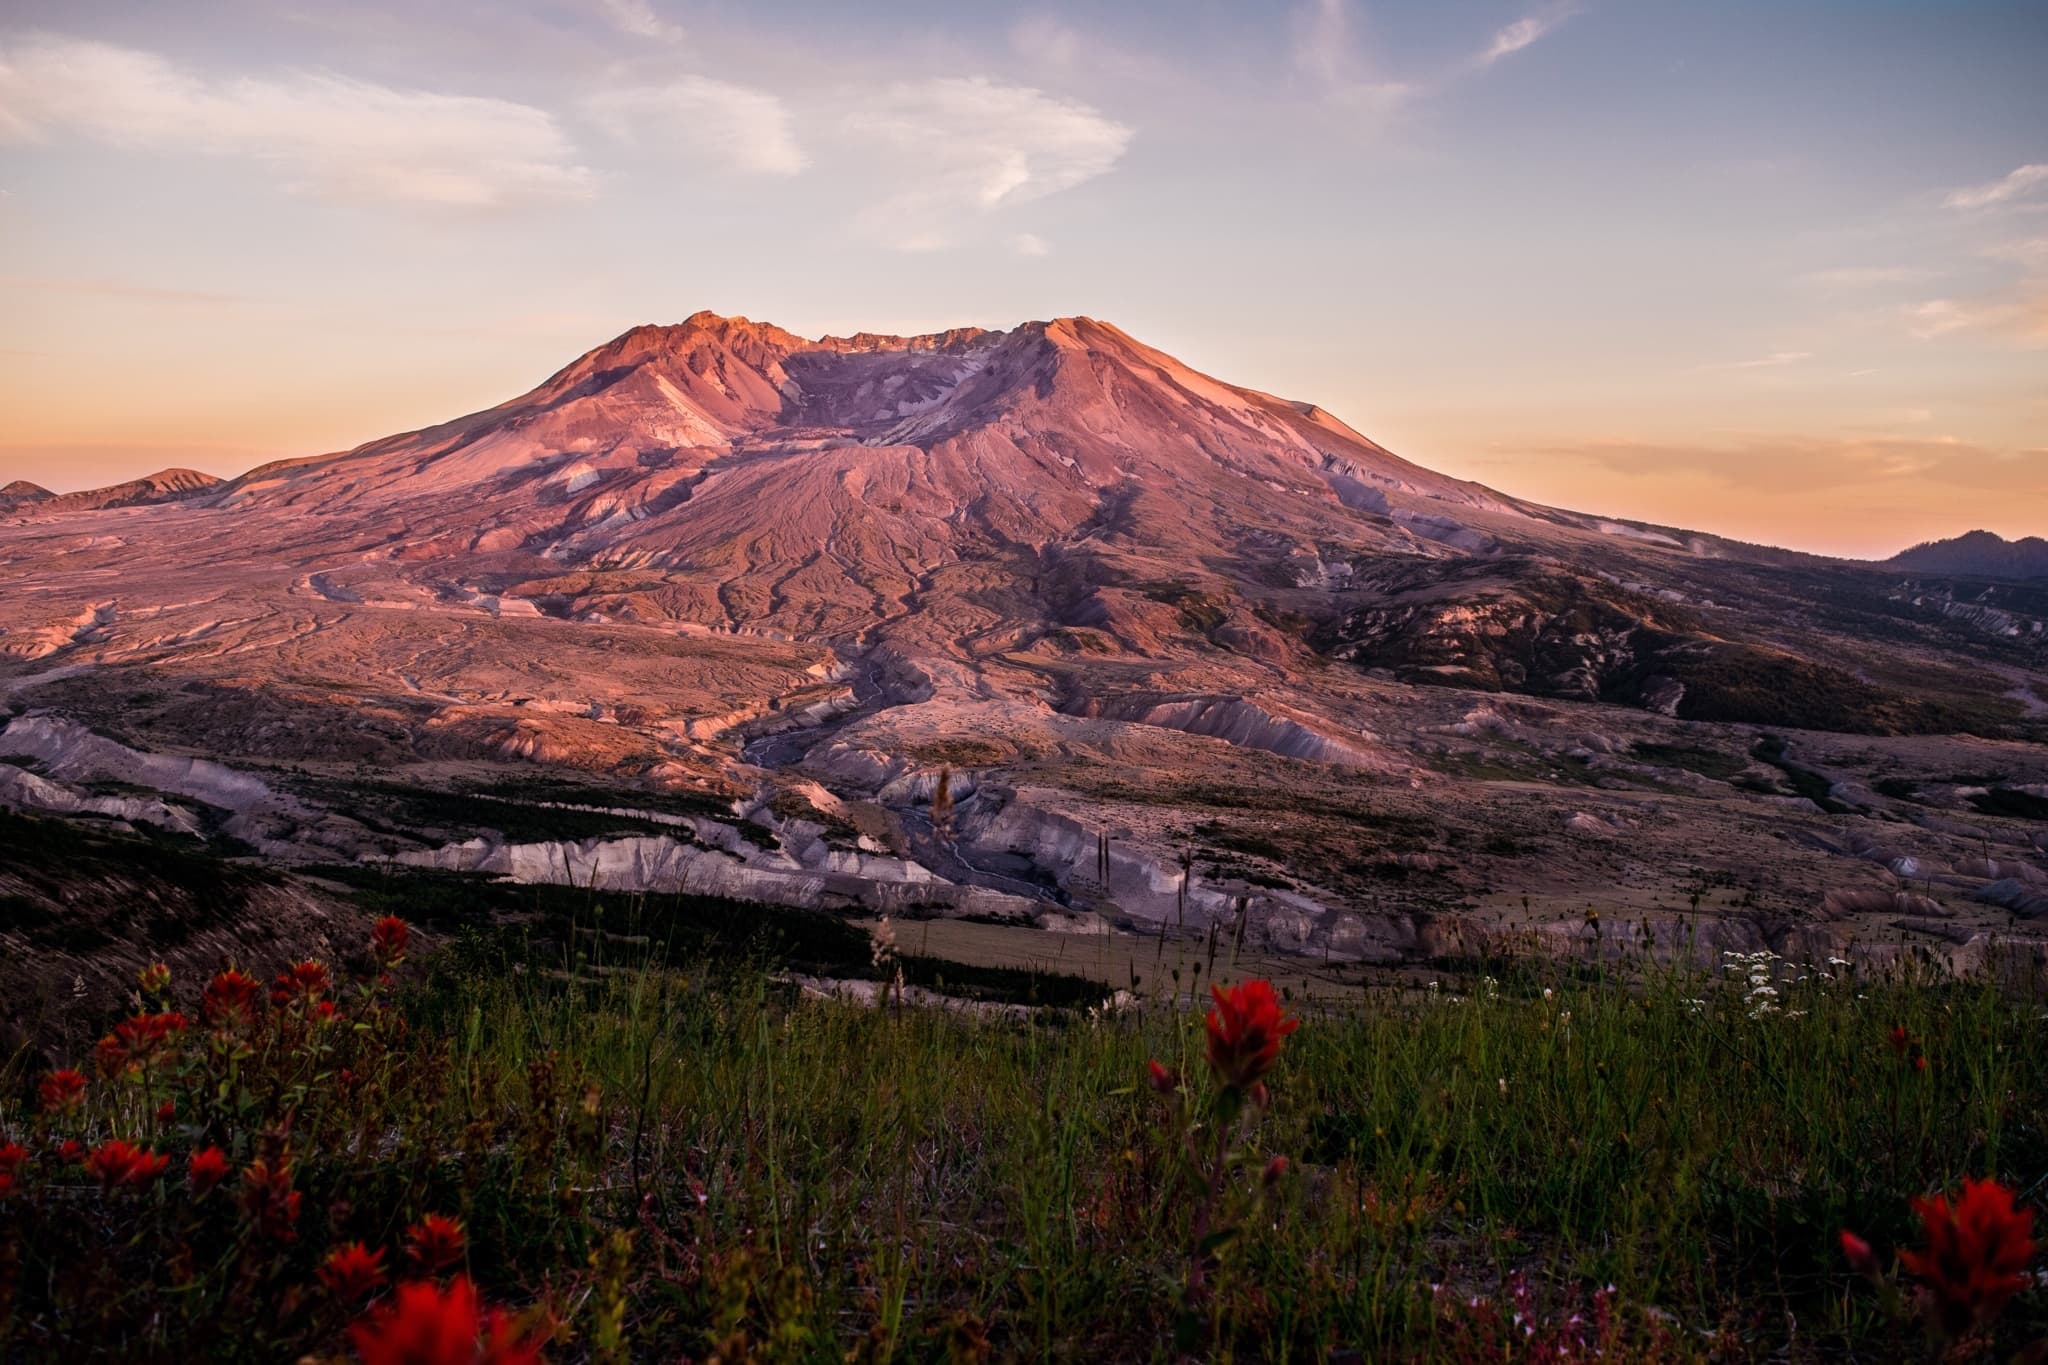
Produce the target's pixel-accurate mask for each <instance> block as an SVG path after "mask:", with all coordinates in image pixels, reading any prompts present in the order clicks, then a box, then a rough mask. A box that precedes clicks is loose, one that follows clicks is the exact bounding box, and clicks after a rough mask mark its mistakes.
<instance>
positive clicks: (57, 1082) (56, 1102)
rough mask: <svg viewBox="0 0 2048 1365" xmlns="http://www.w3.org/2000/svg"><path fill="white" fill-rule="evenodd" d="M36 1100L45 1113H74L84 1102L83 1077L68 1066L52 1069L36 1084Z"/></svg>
mask: <svg viewBox="0 0 2048 1365" xmlns="http://www.w3.org/2000/svg"><path fill="white" fill-rule="evenodd" d="M36 1101H37V1103H38V1104H40V1105H41V1106H42V1110H43V1112H44V1113H45V1114H75V1113H77V1112H78V1109H79V1106H80V1105H82V1104H84V1103H85V1077H84V1076H82V1075H80V1074H79V1073H78V1072H76V1071H73V1070H72V1069H71V1068H70V1067H65V1068H64V1069H63V1070H62V1071H52V1072H51V1073H50V1074H49V1075H47V1076H45V1077H43V1079H42V1082H41V1083H40V1084H39V1085H37V1086H36Z"/></svg>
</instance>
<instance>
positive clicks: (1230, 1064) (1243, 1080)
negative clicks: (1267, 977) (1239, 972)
mask: <svg viewBox="0 0 2048 1365" xmlns="http://www.w3.org/2000/svg"><path fill="white" fill-rule="evenodd" d="M1209 993H1210V995H1211V996H1213V997H1214V998H1215V1001H1216V1008H1215V1009H1212V1010H1210V1011H1209V1016H1208V1020H1207V1023H1208V1028H1209V1066H1210V1069H1211V1070H1213V1071H1214V1072H1215V1073H1216V1079H1217V1080H1218V1081H1220V1082H1222V1084H1223V1086H1224V1087H1225V1088H1226V1089H1231V1090H1245V1089H1248V1088H1250V1087H1251V1086H1253V1085H1255V1084H1257V1083H1258V1080H1259V1078H1260V1077H1261V1076H1263V1075H1265V1074H1266V1073H1267V1072H1268V1071H1270V1070H1272V1069H1273V1063H1274V1061H1275V1060H1277V1059H1278V1058H1279V1056H1280V1042H1281V1040H1282V1039H1284V1038H1285V1037H1286V1036H1287V1035H1288V1034H1290V1033H1292V1032H1294V1030H1296V1029H1297V1028H1300V1027H1301V1020H1299V1019H1296V1018H1294V1017H1293V1016H1292V1015H1289V1014H1286V1013H1284V1012H1283V1011H1282V1010H1281V1008H1280V999H1279V997H1278V996H1276V995H1274V993H1273V985H1272V983H1271V982H1269V981H1247V982H1245V983H1244V984H1243V985H1241V986H1236V987H1233V988H1231V989H1229V990H1225V989H1223V988H1222V987H1220V986H1211V987H1210V988H1209Z"/></svg>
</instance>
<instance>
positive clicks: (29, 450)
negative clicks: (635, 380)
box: [0, 0, 2048, 554]
mask: <svg viewBox="0 0 2048 1365" xmlns="http://www.w3.org/2000/svg"><path fill="white" fill-rule="evenodd" d="M2042 70H2048V6H2043V5H2041V4H2039V3H2029V4H2011V5H1991V4H1981V5H1980V4H1962V3H1957V4H1909V3H1900V2H1898V0H1890V2H1886V0H1865V2H1863V3H1800V2H1790V3H1788V2H1787V0H1778V2H1777V3H1753V4H1752V3H1713V4H1694V5H1680V4H1676V3H1646V2H1644V0H1609V2H1608V3H1601V0H1583V3H1536V4H1530V3H1441V4H1429V5H1421V4H1413V5H1399V4H1392V3H1368V2H1367V0H1301V2H1300V3H1296V4H1292V5H1288V4H1274V5H1252V4H1234V5H1233V4H1220V3H1196V2H1192V0H1184V2H1183V3H1171V4H1169V3H1156V4H1145V3H1130V4H1121V5H1116V6H1102V5H1068V6H1058V5H1050V6H1035V7H1034V6H995V5H959V4H938V3H897V4H879V3H878V4H865V5H858V6H855V5H843V4H829V5H827V4H816V5H797V4H772V3H753V4H700V3H689V2H688V0H557V2H556V3H551V4H532V5H524V6H522V5H508V4H482V3H455V2H454V0H424V2H423V3H415V4H408V5H389V6H379V5H348V6H335V5H327V6H312V5H305V6H297V5H288V4H275V3H256V0H240V2H238V3H236V2H224V3H210V2H209V0H194V2H193V3H185V4H180V5H177V6H162V5H139V4H112V3H95V0H67V2H66V3H44V2H43V0H12V3H10V4H9V5H8V6H7V8H6V12H5V15H4V17H0V482H4V481H5V480H6V479H8V478H15V477H25V478H30V479H34V480H36V481H37V482H41V483H44V484H47V485H49V486H51V487H56V488H65V487H79V486H85V485H89V484H93V483H99V482H105V481H108V480H110V479H113V478H116V477H121V476H124V475H131V474H135V473H140V472H144V471H146V470H149V469H153V468H156V467H159V466H162V465H164V464H169V463H179V464H192V465H197V466H199V467H201V468H207V469H211V470H214V471H215V472H219V473H234V472H238V471H239V470H240V469H242V468H246V467H248V466H249V465H252V464H255V463H257V462H259V461H262V460H266V459H270V458H274V457H277V456H280V455H293V454H305V453H311V452H316V451H320V450H327V449H334V448H341V447H346V446H349V445H353V444H356V443H358V442H360V441H363V440H367V439H370V438H372V437H375V436H379V435H382V434H385V433H387V432H390V431H394V430H399V429H403V428H406V427H411V426H418V425H422V424H425V423H429V422H432V421H436V420H440V419H443V418H446V417H449V416H452V415H454V414H456V413H458V412H462V411H467V410H470V409H474V408H477V407H481V406H486V405H488V404H490V403H494V402H497V401H500V400H501V399H503V398H506V397H509V396H510V395H512V394H514V393H516V392H518V391H520V390H522V389H524V388H526V387H528V386H530V385H531V384H532V383H534V382H536V381H537V380H538V379H539V378H541V377H542V376H544V375H545V374H547V373H548V372H550V371H552V370H553V369H555V368H557V367H558V366H559V365H561V364H562V363H564V362H566V361H567V360H568V359H570V358H571V357H573V356H574V355H576V354H577V353H579V352H581V351H582V350H585V349H587V348H588V347H590V346H592V345H595V344H597V343H598V342H600V341H602V340H604V339H605V338H607V337H609V336H611V335H613V334H615V333H617V332H619V331H622V330H624V329H625V328H626V327H628V326H631V325H633V324H635V323H638V322H643V321H668V320H674V319H676V318H679V317H682V316H684V315H686V314H688V313H690V312H693V311H695V310H696V309H698V308H704V307H708V308H713V309H716V310H718V311H720V312H732V313H744V314H747V315H748V316H752V317H757V318H765V319H768V320H771V321H774V322H777V323H779V324H781V325H783V326H785V327H788V328H790V329H792V330H794V331H798V332H802V333H805V334H817V333H821V332H826V331H851V330H860V329H868V330H928V329H933V328H938V327H944V326H950V325H957V324H964V323H975V324H981V325H989V326H1006V325H1011V324H1014V323H1016V322H1018V321H1022V320H1025V319H1028V318H1037V317H1050V316H1056V315H1060V314H1066V313H1087V314H1091V315H1094V316H1098V317H1103V318H1107V319H1109V320H1111V321H1113V322H1116V323H1117V324H1119V325H1120V326H1122V327H1124V328H1125V329H1126V330H1128V331H1130V332H1132V333H1133V334H1135V335H1137V336H1139V337H1140V338H1142V339H1144V340H1147V341H1150V342H1152V343H1154V344H1156V345H1159V346H1162V347H1164V348H1165V349H1167V350H1169V351H1172V352H1174V353H1176V354H1178V355H1180V356H1181V357H1182V358H1183V359H1185V360H1187V361H1188V362H1189V363H1191V364H1193V365H1195V366H1197V367H1198V368H1201V369H1205V370H1207V371H1209V372H1211V373H1213V374H1216V375H1218V376H1220V377H1222V378H1225V379H1228V380H1231V381H1233V382H1237V383H1244V384H1250V385H1254V386H1256V387H1260V388H1265V389H1269V390H1272V391H1275V392H1278V393H1282V394H1284V395H1286V396H1289V397H1294V398H1303V399H1309V400H1313V401H1316V402H1319V403H1322V404H1324V405H1325V406H1327V407H1329V408H1331V409H1332V410H1333V411H1335V412H1337V413H1339V414H1340V415H1341V416H1343V417H1344V418H1345V419H1346V420H1348V421H1350V422H1351V423H1352V424H1353V425H1355V426H1357V427H1358V428H1360V429H1361V430H1363V431H1365V432H1367V433H1368V434H1370V435H1372V436H1374V437H1375V438H1377V439H1379V440H1381V441H1383V442H1384V443H1386V444H1387V445H1389V446H1390V447H1392V448H1394V449H1396V450H1398V451H1400V452H1401V453H1403V454H1406V455H1409V456H1411V457H1412V458H1415V459H1417V460H1420V461H1422V462H1424V463H1426V464H1430V465H1433V466H1436V467H1439V468H1442V469H1445V470H1448V471H1450V472H1454V473H1458V474H1464V475H1468V476H1471V477H1476V478H1480V479H1483V480H1485V481H1487V482H1489V483H1492V484H1494V485H1495V486H1498V487H1501V488H1504V489H1507V490H1509V491H1511V492H1515V493H1519V494H1524V495H1527V496H1533V497H1537V498H1542V499H1547V500H1550V501H1554V502H1559V503H1563V504H1566V505H1571V506H1577V507H1583V508H1586V509H1588V510H1597V511H1604V512H1609V513H1615V514H1623V515H1630V516H1636V517H1642V518H1645V519H1649V520H1656V521H1664V522H1675V523H1679V524H1685V525H1692V526H1699V527H1702V528H1704V529H1709V530H1715V531H1721V532H1725V533H1728V534H1734V535H1739V536H1744V537H1747V538H1751V539H1758V540H1768V541H1774V542H1778V543H1787V544H1795V545H1800V546H1805V547H1810V548H1816V549H1823V550H1831V551H1838V552H1844V553H1869V554H1877V553H1885V552H1889V550H1891V549H1894V548H1897V547H1898V546H1899V545H1902V544H1905V543H1908V542H1910V541H1912V540H1915V539H1919V538H1922V537H1925V536H1931V535H1939V534H1952V533H1954V532H1956V531H1960V530H1963V529H1967V528H1968V527H1971V526H1978V525H1984V526H1989V527H1991V528H1992V529H1996V530H2000V531H2002V532H2005V533H2006V534H2009V535H2018V534H2025V533H2041V532H2048V93H2044V91H2048V82H2044V81H2043V80H2042V79H2041V78H2040V75H2039V73H2040V72H2041V71H2042Z"/></svg>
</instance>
